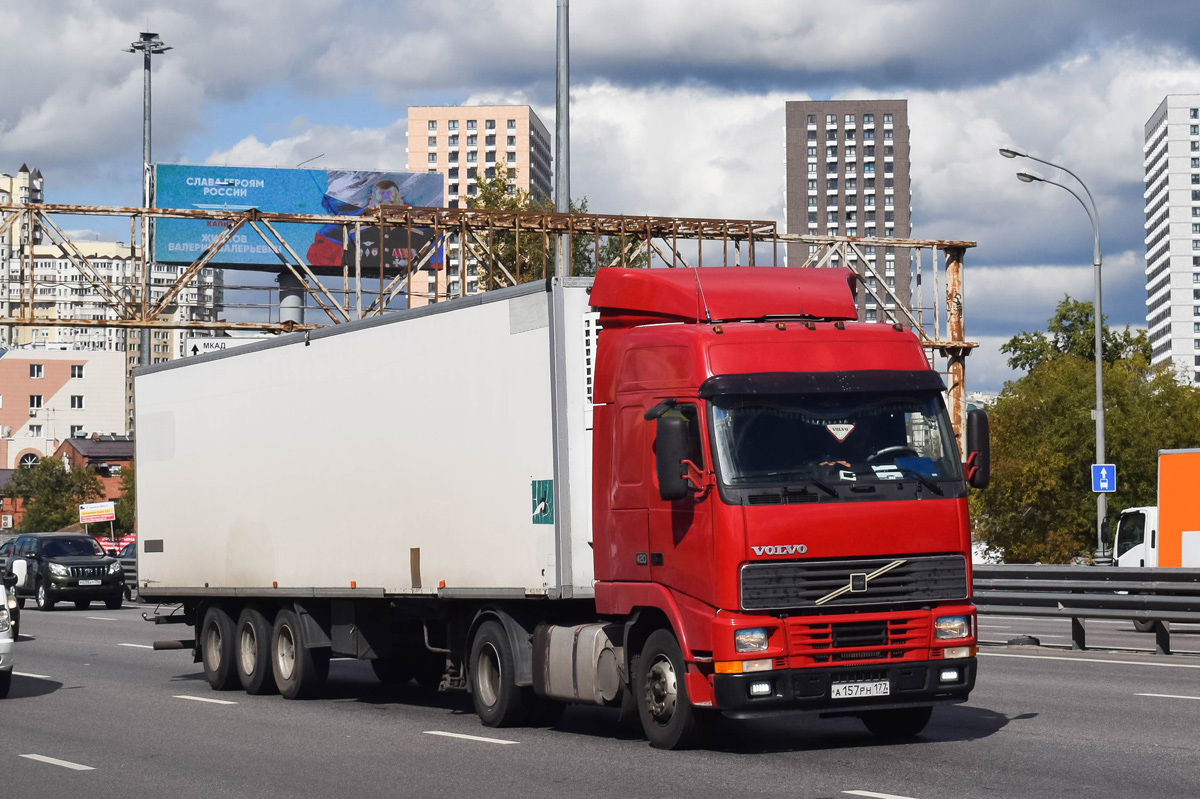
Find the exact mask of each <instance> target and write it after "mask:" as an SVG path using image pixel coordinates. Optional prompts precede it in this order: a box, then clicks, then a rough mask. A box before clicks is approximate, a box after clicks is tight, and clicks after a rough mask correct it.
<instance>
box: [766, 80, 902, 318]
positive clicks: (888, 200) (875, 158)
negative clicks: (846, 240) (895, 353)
mask: <svg viewBox="0 0 1200 799" xmlns="http://www.w3.org/2000/svg"><path fill="white" fill-rule="evenodd" d="M784 154H785V157H784V164H785V192H786V195H785V204H786V210H785V219H786V223H787V232H788V233H800V234H805V233H807V234H810V235H814V236H856V237H865V238H880V239H889V238H897V239H902V238H909V237H911V236H912V208H911V204H912V202H911V197H912V188H911V185H912V184H911V180H910V173H909V129H908V101H907V100H811V101H795V102H788V103H786V104H785V108H784ZM861 249H862V250H863V257H864V258H865V261H866V262H869V263H870V264H872V266H873V267H874V269H875V271H876V272H877V273H878V274H879V275H880V277H881V278H882V279H883V280H884V282H885V284H886V286H887V287H888V289H890V290H891V291H893V292H894V294H895V295H896V297H897V299H898V300H899V303H900V304H901V305H903V306H904V307H906V308H911V295H912V286H911V276H910V271H911V270H910V264H911V256H910V253H909V250H908V249H907V248H902V247H888V246H879V245H861ZM815 250H816V245H809V246H808V247H806V246H805V245H803V244H799V243H796V244H789V245H788V248H787V255H786V257H787V262H788V263H789V264H797V265H798V264H801V263H803V262H804V260H805V259H806V258H807V257H808V255H809V254H810V253H811V252H815ZM848 260H849V263H847V264H842V265H843V266H848V267H850V268H852V269H854V270H855V271H857V272H858V273H859V274H862V275H864V276H865V277H866V285H867V287H868V288H870V289H872V290H874V293H875V296H876V297H878V298H879V301H880V302H882V303H883V305H884V307H883V308H881V307H879V303H877V302H876V300H875V298H874V297H872V296H871V295H870V294H869V293H867V292H865V291H862V290H860V291H859V318H860V319H863V320H866V321H869V322H873V321H880V322H882V321H885V320H886V319H887V317H886V314H885V313H884V309H885V308H886V307H888V306H890V305H892V304H893V302H894V301H893V300H892V299H891V298H890V297H888V296H887V294H886V292H884V291H883V286H879V285H877V283H876V278H874V277H871V276H868V272H867V269H866V268H865V263H864V261H863V259H862V258H860V257H859V256H858V255H857V254H852V255H850V256H849V258H848Z"/></svg>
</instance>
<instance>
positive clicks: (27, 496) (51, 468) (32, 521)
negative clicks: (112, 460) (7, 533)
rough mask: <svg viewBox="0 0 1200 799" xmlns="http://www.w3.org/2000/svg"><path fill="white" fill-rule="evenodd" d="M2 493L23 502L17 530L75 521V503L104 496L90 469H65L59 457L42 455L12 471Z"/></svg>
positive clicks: (42, 528) (49, 529) (48, 527)
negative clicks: (31, 464) (28, 464)
mask: <svg viewBox="0 0 1200 799" xmlns="http://www.w3.org/2000/svg"><path fill="white" fill-rule="evenodd" d="M5 491H6V494H7V495H8V496H11V497H20V498H21V499H23V500H24V501H25V515H24V516H23V517H22V518H21V525H20V528H19V530H18V532H21V533H37V532H52V531H54V530H60V529H62V528H64V527H67V526H69V525H72V524H75V523H77V522H78V521H79V506H80V505H82V504H83V503H85V502H92V501H94V500H97V499H99V498H100V497H102V496H103V495H104V487H103V486H102V485H101V483H100V478H99V477H97V476H96V472H95V471H93V470H92V469H68V468H67V467H66V465H65V464H64V463H63V462H62V460H61V459H59V458H42V460H41V461H40V462H39V463H38V464H37V465H36V466H27V467H22V468H20V469H17V470H16V471H15V472H13V476H12V479H11V480H10V481H9V484H8V486H7V488H6V489H5Z"/></svg>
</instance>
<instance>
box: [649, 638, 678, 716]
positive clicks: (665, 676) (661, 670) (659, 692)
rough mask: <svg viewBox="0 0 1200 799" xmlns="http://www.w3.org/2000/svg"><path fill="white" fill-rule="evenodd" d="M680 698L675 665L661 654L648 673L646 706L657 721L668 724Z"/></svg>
mask: <svg viewBox="0 0 1200 799" xmlns="http://www.w3.org/2000/svg"><path fill="white" fill-rule="evenodd" d="M678 698H679V688H678V681H677V680H676V677H675V667H674V666H673V665H671V661H670V660H669V659H668V658H666V657H664V656H661V655H660V656H659V657H658V658H657V659H655V661H654V663H653V664H652V665H651V666H650V671H649V672H648V673H647V675H646V707H647V709H648V710H649V711H650V717H651V718H653V719H654V721H655V723H657V724H667V723H669V722H670V721H671V717H672V716H674V715H675V704H676V702H677V700H678Z"/></svg>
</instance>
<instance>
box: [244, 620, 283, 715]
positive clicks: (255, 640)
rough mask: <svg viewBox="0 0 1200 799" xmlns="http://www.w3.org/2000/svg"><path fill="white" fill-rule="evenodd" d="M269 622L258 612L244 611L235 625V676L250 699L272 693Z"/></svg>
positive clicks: (273, 686)
mask: <svg viewBox="0 0 1200 799" xmlns="http://www.w3.org/2000/svg"><path fill="white" fill-rule="evenodd" d="M271 629H272V627H271V622H270V621H268V620H267V617H266V616H265V615H264V614H263V612H262V611H261V610H259V609H258V608H254V607H249V608H246V609H245V610H243V611H242V614H241V615H240V616H239V617H238V623H237V664H238V668H237V674H238V680H239V681H240V682H241V683H242V688H244V689H246V693H248V694H251V695H255V696H258V695H262V694H273V693H275V690H276V689H275V674H274V672H273V671H272V669H271Z"/></svg>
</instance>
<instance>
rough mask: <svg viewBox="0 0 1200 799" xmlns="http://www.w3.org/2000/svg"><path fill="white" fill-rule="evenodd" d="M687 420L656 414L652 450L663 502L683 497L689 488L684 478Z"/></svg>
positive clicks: (686, 454)
mask: <svg viewBox="0 0 1200 799" xmlns="http://www.w3.org/2000/svg"><path fill="white" fill-rule="evenodd" d="M687 424H688V423H687V420H686V419H684V418H683V417H682V416H676V415H672V416H659V417H658V419H657V420H656V421H655V431H654V432H655V442H654V454H655V461H656V467H657V474H658V495H659V496H660V497H662V498H663V500H664V501H666V502H674V501H675V500H677V499H683V498H684V497H686V496H687V495H688V493H689V492H690V491H691V484H690V483H688V481H687V480H686V479H685V478H684V474H686V472H687V467H686V466H684V464H683V460H684V459H685V458H687V456H688V427H687Z"/></svg>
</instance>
